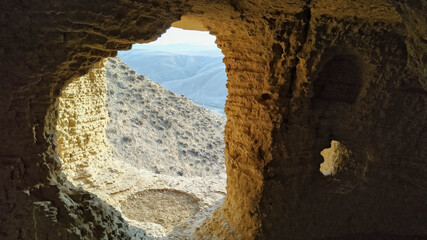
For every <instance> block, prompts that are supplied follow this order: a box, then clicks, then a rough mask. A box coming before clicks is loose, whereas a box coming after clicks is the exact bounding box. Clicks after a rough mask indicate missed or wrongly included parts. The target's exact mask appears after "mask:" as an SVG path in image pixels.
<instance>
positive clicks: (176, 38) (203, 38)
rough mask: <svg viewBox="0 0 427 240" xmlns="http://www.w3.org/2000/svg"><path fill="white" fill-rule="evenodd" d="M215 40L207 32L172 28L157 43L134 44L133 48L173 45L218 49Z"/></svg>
mask: <svg viewBox="0 0 427 240" xmlns="http://www.w3.org/2000/svg"><path fill="white" fill-rule="evenodd" d="M215 39H216V38H215V36H213V35H210V34H209V32H207V31H206V32H202V31H190V30H183V29H180V28H174V27H171V28H169V29H168V30H167V31H166V33H164V34H163V35H162V36H160V37H159V38H158V39H157V40H156V41H154V42H151V43H146V44H134V46H133V48H139V47H142V46H143V45H145V46H146V47H149V46H164V45H171V44H189V45H197V46H206V47H212V46H213V47H216V44H215Z"/></svg>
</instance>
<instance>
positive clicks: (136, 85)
mask: <svg viewBox="0 0 427 240" xmlns="http://www.w3.org/2000/svg"><path fill="white" fill-rule="evenodd" d="M105 68H106V72H107V109H108V115H109V118H110V123H109V124H108V127H107V130H106V133H107V138H108V140H109V142H110V145H111V147H112V149H113V152H114V155H115V157H116V158H117V159H121V160H124V161H126V162H128V163H130V164H131V165H133V166H135V167H137V168H139V169H146V170H150V171H152V172H154V173H159V174H168V175H172V176H208V175H218V174H225V165H224V140H223V139H224V125H225V121H226V119H225V117H223V116H221V115H218V114H215V113H214V112H212V111H210V110H207V109H204V108H202V107H200V106H199V105H197V104H195V103H194V102H192V101H190V100H189V99H187V98H186V97H184V96H182V95H177V94H175V93H173V92H171V91H169V90H167V89H165V88H163V87H162V86H160V85H159V84H158V83H155V82H153V81H151V80H150V79H148V78H145V77H144V76H142V75H139V74H137V73H136V72H135V71H133V70H132V69H130V68H129V67H128V66H127V65H126V64H125V63H123V62H122V61H121V60H120V59H119V58H109V59H108V60H107V61H106V63H105Z"/></svg>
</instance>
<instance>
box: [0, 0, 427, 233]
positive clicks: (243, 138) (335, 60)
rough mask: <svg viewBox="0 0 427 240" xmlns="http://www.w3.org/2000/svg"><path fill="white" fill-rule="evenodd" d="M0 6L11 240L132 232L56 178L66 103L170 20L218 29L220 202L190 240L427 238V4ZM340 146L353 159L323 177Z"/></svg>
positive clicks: (167, 1)
mask: <svg viewBox="0 0 427 240" xmlns="http://www.w3.org/2000/svg"><path fill="white" fill-rule="evenodd" d="M0 10H1V11H2V13H4V14H2V15H1V16H0V23H1V26H2V27H1V28H0V35H1V36H2V37H1V38H0V60H1V68H0V71H1V74H0V76H1V78H2V79H1V82H0V89H1V94H0V98H1V99H0V104H1V105H0V106H1V122H0V123H1V125H0V126H1V138H0V146H1V147H0V148H1V149H0V154H1V168H0V171H1V172H0V177H1V184H2V185H1V189H0V194H1V195H0V201H1V212H2V213H6V214H2V216H1V219H0V226H1V230H0V236H1V237H2V238H5V239H28V238H34V239H103V238H104V239H105V238H109V239H127V238H129V237H130V233H129V231H128V227H127V224H126V222H125V221H124V220H123V219H122V218H121V217H120V216H119V215H118V213H117V212H116V211H115V210H114V209H113V208H112V207H110V206H108V205H107V204H105V203H103V202H101V201H100V200H99V199H98V198H97V197H95V196H94V195H92V194H89V193H87V192H85V191H84V190H82V189H78V188H75V187H73V186H72V185H70V184H69V182H68V181H67V180H66V179H65V178H64V175H63V174H62V173H61V163H60V161H59V157H58V153H57V149H56V148H57V145H56V139H55V138H56V137H55V136H56V130H55V128H54V127H53V125H54V124H56V123H57V122H60V121H61V119H59V118H58V117H59V116H60V115H59V113H58V112H57V100H58V97H59V96H60V94H61V91H62V89H64V87H65V85H66V84H69V83H70V81H71V80H72V79H75V78H77V77H80V76H83V75H85V74H86V73H88V72H89V71H90V70H91V69H92V71H94V70H96V67H97V64H99V62H101V61H102V60H103V59H104V58H106V57H109V56H114V55H115V54H116V51H117V50H124V49H129V48H130V46H131V44H132V43H135V42H139V43H144V42H148V41H152V40H154V39H156V38H157V37H158V36H159V35H160V34H161V33H163V32H164V31H165V30H166V29H167V28H168V27H169V26H170V25H171V24H172V23H174V24H175V25H176V26H178V27H179V26H182V27H184V28H190V29H191V28H192V27H193V26H194V29H201V28H203V29H208V30H209V31H210V32H211V33H212V34H215V35H216V36H217V44H218V46H219V47H220V48H221V49H222V51H223V53H224V55H225V58H224V63H225V64H226V71H227V76H228V84H227V87H228V92H229V96H228V101H227V103H226V108H225V113H226V114H227V119H228V120H227V121H228V122H227V124H226V128H225V143H226V147H225V154H226V160H225V163H226V168H227V197H226V199H225V201H224V203H223V204H222V205H221V207H220V208H219V209H218V210H217V211H215V213H214V214H213V215H212V216H211V217H210V218H209V219H208V220H206V221H205V222H204V223H203V224H202V225H201V226H200V227H199V229H198V230H197V231H196V232H195V233H194V234H193V237H194V238H197V239H200V238H204V239H214V238H220V239H224V238H225V239H255V238H257V239H279V238H280V239H283V238H287V239H328V238H329V239H331V238H332V239H357V238H359V239H369V238H375V239H381V238H383V239H390V238H395V239H408V238H409V239H410V238H415V237H425V236H427V227H426V224H425V222H427V205H426V199H427V191H426V189H427V181H426V179H427V178H426V176H427V160H426V159H427V147H426V144H425V142H427V129H426V126H427V111H426V109H427V93H426V90H427V86H426V80H427V72H426V69H427V67H426V66H427V27H426V26H427V16H426V12H427V1H425V0H420V1H400V0H395V1H394V0H374V1H368V0H362V1H351V0H338V1H329V0H313V1H296V0H288V1H265V0H259V1H246V0H242V1H235V0H230V1H225V0H224V1H222V0H220V1H207V0H201V1H199V0H197V1H196V0H184V1H171V0H164V1H131V0H124V1H105V2H102V3H100V2H95V1H91V2H88V1H81V0H75V1H55V2H49V3H46V2H42V1H12V0H5V1H2V2H1V3H0ZM181 17H184V18H183V19H184V21H183V22H182V25H180V24H181V23H180V22H179V20H180V18H181ZM82 99H83V98H82ZM68 124H69V123H68ZM332 140H336V141H338V142H340V143H342V144H344V145H345V146H346V148H347V149H348V151H349V152H351V154H350V155H349V158H348V161H343V162H341V164H343V166H341V167H340V168H339V169H343V171H338V172H337V173H336V174H335V175H334V176H331V177H325V176H323V174H321V173H320V171H319V165H320V163H321V162H322V161H323V159H322V157H321V155H320V152H321V151H322V150H323V149H325V148H328V147H329V145H330V143H331V141H332ZM81 141H83V142H84V141H85V138H84V136H82V139H81ZM76 144H78V143H76ZM88 159H89V157H88ZM70 161H72V158H70ZM52 226H54V227H52Z"/></svg>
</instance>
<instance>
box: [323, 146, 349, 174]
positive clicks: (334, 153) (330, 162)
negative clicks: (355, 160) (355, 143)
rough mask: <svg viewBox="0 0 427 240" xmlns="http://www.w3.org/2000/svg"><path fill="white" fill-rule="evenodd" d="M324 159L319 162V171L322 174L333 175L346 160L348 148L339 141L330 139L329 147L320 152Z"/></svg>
mask: <svg viewBox="0 0 427 240" xmlns="http://www.w3.org/2000/svg"><path fill="white" fill-rule="evenodd" d="M320 155H322V157H323V159H324V161H323V162H322V163H321V164H320V169H319V170H320V172H321V173H322V174H323V175H324V176H335V175H336V174H337V173H338V172H339V171H340V170H341V169H342V166H343V165H344V164H345V163H346V162H348V159H349V155H350V154H349V150H348V149H347V147H346V146H345V145H344V144H342V143H341V142H339V141H336V140H332V141H331V147H330V148H325V149H323V150H322V151H321V152H320Z"/></svg>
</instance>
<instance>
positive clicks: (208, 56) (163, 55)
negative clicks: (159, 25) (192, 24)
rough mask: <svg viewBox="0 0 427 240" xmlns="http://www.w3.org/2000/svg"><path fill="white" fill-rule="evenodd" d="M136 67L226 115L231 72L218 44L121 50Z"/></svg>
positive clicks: (201, 103)
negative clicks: (226, 69)
mask: <svg viewBox="0 0 427 240" xmlns="http://www.w3.org/2000/svg"><path fill="white" fill-rule="evenodd" d="M118 56H119V57H120V58H121V59H122V60H123V61H124V62H125V63H126V64H127V65H128V66H129V67H130V68H132V69H134V70H135V71H136V72H138V73H139V74H142V75H144V76H146V77H148V78H150V79H151V80H153V81H155V82H158V83H160V84H161V85H162V86H163V87H165V88H167V89H169V90H172V91H173V92H175V93H177V94H182V95H185V96H186V97H188V98H190V99H191V100H193V101H194V102H196V103H197V104H199V105H201V106H203V107H206V108H209V109H211V110H213V111H215V112H217V113H220V114H222V115H224V104H225V101H226V99H227V97H226V96H227V88H226V86H225V84H226V83H227V75H226V73H225V65H224V64H223V63H222V59H223V57H224V56H223V55H222V53H221V51H220V50H219V49H218V48H216V47H211V46H188V45H186V44H173V45H166V46H158V45H157V46H148V45H147V46H145V45H140V46H139V47H138V48H135V49H132V50H130V51H125V52H119V54H118Z"/></svg>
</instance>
